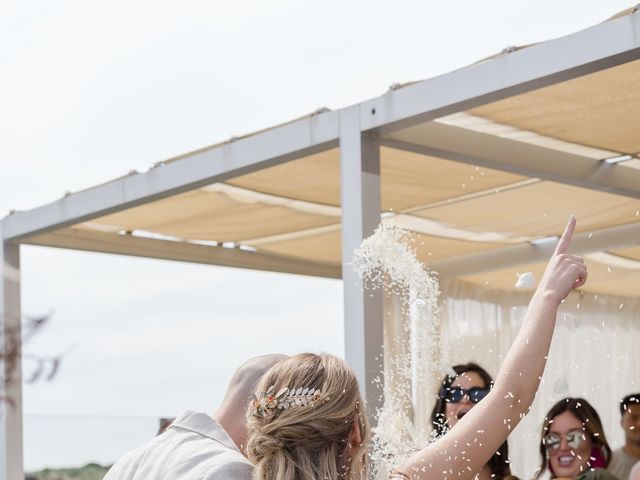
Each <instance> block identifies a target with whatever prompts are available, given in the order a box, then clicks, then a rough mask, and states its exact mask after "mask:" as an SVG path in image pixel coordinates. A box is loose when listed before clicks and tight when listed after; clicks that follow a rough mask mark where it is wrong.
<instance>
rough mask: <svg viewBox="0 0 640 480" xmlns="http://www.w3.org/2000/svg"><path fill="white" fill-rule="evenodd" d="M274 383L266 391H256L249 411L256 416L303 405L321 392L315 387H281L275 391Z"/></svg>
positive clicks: (314, 399)
mask: <svg viewBox="0 0 640 480" xmlns="http://www.w3.org/2000/svg"><path fill="white" fill-rule="evenodd" d="M275 391H276V387H275V386H274V385H272V386H270V387H269V388H268V389H267V391H266V392H256V393H255V394H254V395H255V397H256V399H255V400H253V402H252V404H251V405H252V408H251V411H250V412H249V413H250V414H251V415H255V416H257V417H266V416H267V415H268V414H269V411H270V410H273V409H275V408H277V409H278V410H287V409H289V408H292V407H304V406H306V405H309V404H311V403H313V402H314V401H317V400H319V399H320V396H321V392H320V390H317V389H315V388H308V387H304V388H286V387H285V388H281V389H280V390H278V392H277V393H274V392H275Z"/></svg>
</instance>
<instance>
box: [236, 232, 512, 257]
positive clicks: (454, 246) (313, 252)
mask: <svg viewBox="0 0 640 480" xmlns="http://www.w3.org/2000/svg"><path fill="white" fill-rule="evenodd" d="M248 245H252V246H256V247H257V248H259V249H260V250H263V251H267V252H271V253H277V254H280V255H284V256H292V257H296V258H300V259H304V260H314V261H320V262H328V263H332V264H336V265H339V264H340V263H341V261H342V257H341V255H342V253H341V252H342V249H341V230H340V228H339V226H338V227H336V228H335V230H332V231H327V232H318V233H314V234H311V235H308V236H297V235H292V236H291V238H289V239H286V238H276V239H274V241H273V242H268V243H260V244H259V245H256V244H254V243H252V242H248ZM412 246H413V247H414V248H415V249H416V255H417V257H418V259H419V260H420V261H421V262H423V263H424V264H425V265H426V266H428V265H429V264H430V263H432V262H436V261H439V260H444V259H446V258H450V257H454V256H457V255H470V254H472V253H479V252H483V251H489V250H495V249H499V248H501V247H502V246H503V245H502V244H500V243H495V242H491V243H489V242H469V241H464V240H457V239H450V238H442V237H436V236H433V235H421V234H414V235H413V244H412Z"/></svg>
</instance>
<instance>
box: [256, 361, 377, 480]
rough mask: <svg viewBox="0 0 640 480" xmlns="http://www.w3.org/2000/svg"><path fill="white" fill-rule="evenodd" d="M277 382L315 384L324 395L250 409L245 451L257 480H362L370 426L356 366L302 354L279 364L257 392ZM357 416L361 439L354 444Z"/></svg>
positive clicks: (278, 387)
mask: <svg viewBox="0 0 640 480" xmlns="http://www.w3.org/2000/svg"><path fill="white" fill-rule="evenodd" d="M271 386H274V387H275V391H276V392H277V391H279V390H281V389H282V388H296V389H298V388H310V389H311V388H313V389H316V390H320V392H321V394H320V395H319V396H318V397H317V398H315V399H314V400H313V401H312V402H310V403H309V404H308V405H294V406H292V407H290V408H287V409H280V408H277V407H274V408H270V409H268V410H267V412H266V414H265V416H262V415H258V414H255V410H254V409H253V408H251V407H250V409H249V412H248V417H247V425H248V429H249V440H248V442H247V448H246V454H247V457H248V458H249V460H251V462H253V464H254V466H255V468H254V473H253V479H254V480H334V479H349V480H361V479H364V478H365V472H364V465H365V461H364V455H365V452H366V445H367V444H368V442H369V438H370V428H369V422H368V419H367V415H366V412H365V411H364V408H363V403H362V398H361V397H360V391H359V389H358V382H357V380H356V378H355V375H354V373H353V371H352V370H351V368H349V366H348V365H347V364H346V363H345V362H344V361H343V360H341V359H339V358H337V357H334V356H332V355H327V354H321V355H315V354H312V353H303V354H300V355H296V356H294V357H290V358H288V359H286V360H282V361H280V362H279V363H277V364H276V365H274V366H273V367H272V368H271V369H270V370H269V371H267V373H265V375H264V376H263V377H262V380H261V381H260V382H259V384H258V388H257V390H258V392H266V391H267V390H268V389H269V387H271ZM354 420H357V421H358V427H359V429H360V432H361V437H362V440H363V441H362V443H361V444H359V445H355V444H353V443H352V442H350V441H349V440H350V432H351V431H352V427H353V422H354Z"/></svg>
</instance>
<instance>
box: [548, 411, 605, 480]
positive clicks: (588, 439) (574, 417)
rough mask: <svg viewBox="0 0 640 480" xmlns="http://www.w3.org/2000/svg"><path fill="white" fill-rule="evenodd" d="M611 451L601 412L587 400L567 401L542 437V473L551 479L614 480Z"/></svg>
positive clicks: (550, 416)
mask: <svg viewBox="0 0 640 480" xmlns="http://www.w3.org/2000/svg"><path fill="white" fill-rule="evenodd" d="M610 460H611V448H610V447H609V443H608V442H607V437H606V435H605V434H604V429H603V428H602V422H601V421H600V416H599V415H598V412H596V410H595V409H594V408H593V407H592V406H591V405H590V404H589V402H587V401H586V400H585V399H583V398H563V399H562V400H560V401H559V402H558V403H556V404H555V405H554V406H553V407H551V410H549V412H548V413H547V415H546V417H545V419H544V424H543V426H542V434H541V438H540V471H539V472H538V475H537V477H536V478H540V477H542V475H543V474H544V473H545V472H546V471H547V470H548V471H549V473H550V474H551V478H569V479H580V480H587V478H589V479H590V480H594V479H596V478H597V479H601V480H609V479H611V480H613V479H616V478H617V477H615V476H613V475H611V474H610V473H608V472H607V471H606V470H604V469H606V468H607V466H608V465H609V462H610Z"/></svg>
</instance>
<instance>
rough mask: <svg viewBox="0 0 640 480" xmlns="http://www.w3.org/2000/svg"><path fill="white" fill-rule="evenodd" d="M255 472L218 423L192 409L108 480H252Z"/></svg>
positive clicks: (124, 459)
mask: <svg viewBox="0 0 640 480" xmlns="http://www.w3.org/2000/svg"><path fill="white" fill-rule="evenodd" d="M252 470H253V466H252V465H251V462H249V460H247V459H246V458H245V457H244V455H242V453H240V450H238V447H236V444H235V443H234V442H233V440H231V437H229V435H228V434H227V432H225V431H224V430H223V429H222V427H221V426H220V424H219V423H218V422H216V421H215V420H214V419H213V418H211V417H210V416H209V415H207V414H204V413H198V412H192V411H189V410H188V411H186V412H184V413H182V414H181V415H180V416H179V417H178V418H176V419H175V420H174V422H173V423H172V424H171V426H170V427H169V428H168V429H167V431H165V432H164V433H163V434H162V435H158V436H157V437H156V438H154V439H153V440H151V441H150V442H148V443H147V444H145V445H143V446H141V447H139V448H137V449H135V450H133V451H132V452H129V453H128V454H126V455H125V456H124V457H122V458H121V459H120V460H118V461H117V462H116V463H115V464H114V465H113V467H111V469H110V470H109V471H108V472H107V475H106V476H105V477H104V480H250V479H251V472H252Z"/></svg>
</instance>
